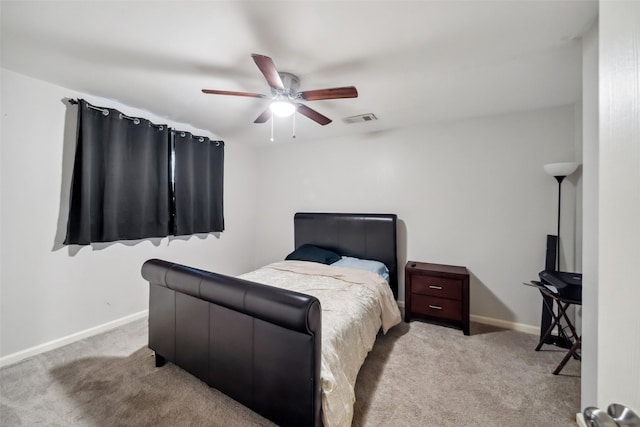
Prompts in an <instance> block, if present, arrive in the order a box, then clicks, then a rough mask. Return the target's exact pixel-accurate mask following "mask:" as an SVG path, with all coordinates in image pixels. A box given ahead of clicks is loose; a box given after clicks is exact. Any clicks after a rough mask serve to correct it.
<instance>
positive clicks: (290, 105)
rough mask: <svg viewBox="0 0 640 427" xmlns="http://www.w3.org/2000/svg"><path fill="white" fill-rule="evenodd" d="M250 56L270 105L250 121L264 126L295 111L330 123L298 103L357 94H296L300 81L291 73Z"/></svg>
mask: <svg viewBox="0 0 640 427" xmlns="http://www.w3.org/2000/svg"><path fill="white" fill-rule="evenodd" d="M251 57H252V58H253V60H254V61H255V63H256V65H257V66H258V68H259V69H260V71H261V72H262V74H263V75H264V77H265V79H267V83H268V84H269V86H270V87H271V99H272V101H271V104H270V105H269V108H267V109H266V110H265V111H264V112H263V113H262V114H260V115H259V116H258V118H256V119H255V120H254V123H264V122H266V121H267V120H269V119H270V118H271V116H272V114H275V115H277V116H282V117H286V116H290V115H291V114H293V113H294V112H296V111H297V112H298V113H300V114H302V115H303V116H306V117H308V118H310V119H311V120H313V121H315V122H317V123H319V124H321V125H323V126H324V125H327V124H329V123H331V119H330V118H328V117H326V116H324V115H322V114H320V113H319V112H317V111H316V110H314V109H311V108H309V107H307V106H306V105H304V104H301V103H300V102H299V101H300V100H304V101H317V100H321V99H339V98H357V97H358V91H357V90H356V88H355V87H354V86H345V87H336V88H330V89H316V90H306V91H302V92H298V88H299V87H300V79H299V78H298V77H297V76H295V75H293V74H291V73H284V72H278V70H277V68H276V66H275V64H274V63H273V60H272V59H271V58H269V57H268V56H264V55H258V54H256V53H254V54H252V55H251ZM202 92H204V93H209V94H214V95H232V96H248V97H251V98H269V97H268V96H267V95H263V94H261V93H251V92H235V91H229V90H216V89H202Z"/></svg>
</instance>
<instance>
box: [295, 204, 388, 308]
mask: <svg viewBox="0 0 640 427" xmlns="http://www.w3.org/2000/svg"><path fill="white" fill-rule="evenodd" d="M396 220H397V216H396V215H395V214H349V213H312V212H298V213H296V214H295V216H294V220H293V223H294V233H295V248H296V249H297V248H299V247H300V246H302V245H304V244H305V243H309V244H312V245H316V246H321V247H324V248H327V249H331V250H333V251H335V252H338V253H339V254H341V255H346V256H351V257H356V258H362V259H372V260H376V261H380V262H383V263H384V264H385V265H386V266H387V268H388V269H389V286H390V287H391V290H392V291H393V296H394V297H395V298H396V300H397V299H398V258H397V238H396Z"/></svg>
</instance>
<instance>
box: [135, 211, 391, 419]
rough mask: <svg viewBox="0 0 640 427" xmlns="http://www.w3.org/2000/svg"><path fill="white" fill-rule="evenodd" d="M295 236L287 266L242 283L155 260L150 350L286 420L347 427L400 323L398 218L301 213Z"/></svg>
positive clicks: (146, 273) (148, 275)
mask: <svg viewBox="0 0 640 427" xmlns="http://www.w3.org/2000/svg"><path fill="white" fill-rule="evenodd" d="M294 236H295V238H294V240H295V245H294V246H295V247H294V251H293V252H292V253H291V254H289V256H287V259H286V260H284V261H279V262H275V263H272V264H269V265H266V266H264V267H262V268H260V269H257V270H255V271H253V272H250V273H246V274H243V275H241V276H238V277H230V276H224V275H220V274H217V273H213V272H207V271H202V270H198V269H194V268H191V267H187V266H183V265H179V264H174V263H170V262H167V261H162V260H149V261H147V262H146V263H145V264H144V265H143V268H142V275H143V277H144V278H145V279H146V280H148V281H149V284H150V293H149V347H150V348H151V349H152V350H154V352H155V355H156V365H157V366H162V365H163V364H164V363H165V362H166V361H170V362H172V363H174V364H176V365H177V366H180V367H181V368H183V369H185V370H186V371H188V372H190V373H191V374H193V375H195V376H196V377H198V378H200V379H201V380H203V381H205V382H206V383H207V384H209V385H210V386H212V387H215V388H217V389H218V390H220V391H222V392H223V393H225V394H227V395H228V396H230V397H232V398H234V399H235V400H237V401H239V402H240V403H242V404H244V405H245V406H247V407H249V408H251V409H252V410H254V411H256V412H258V413H259V414H261V415H263V416H264V417H266V418H268V419H270V420H272V421H274V422H275V423H276V424H278V425H283V426H288V425H290V426H320V425H323V424H324V425H325V427H341V426H349V425H351V419H352V416H353V403H354V401H355V394H354V390H353V388H354V385H355V380H356V376H357V373H358V371H359V369H360V366H361V365H362V363H363V362H364V359H365V357H366V355H367V353H368V352H369V350H371V348H372V346H373V344H374V342H375V338H376V335H377V333H378V331H379V330H382V331H383V332H386V331H387V330H388V329H389V328H391V327H393V326H394V325H395V324H397V323H399V322H400V312H399V310H398V307H397V305H396V303H395V299H397V286H398V266H397V256H396V248H397V241H396V216H395V215H392V214H342V213H297V214H295V217H294ZM309 248H313V249H314V250H315V249H319V250H320V251H327V253H331V254H333V256H335V255H337V256H338V258H337V261H339V262H337V263H336V265H329V264H332V263H333V262H334V261H335V260H334V259H333V257H332V259H331V262H329V259H328V258H327V259H324V258H323V259H316V258H313V257H315V256H320V255H325V254H324V253H321V254H320V255H318V254H317V253H315V252H314V253H312V258H311V259H308V256H307V255H308V249H309ZM352 261H355V263H356V264H357V265H355V267H357V268H354V265H353V264H352ZM360 261H364V262H365V263H367V262H369V261H372V262H373V263H374V264H379V263H382V264H384V266H385V267H386V272H385V273H386V274H388V278H387V277H385V278H383V277H382V276H381V275H379V274H378V273H375V272H372V271H365V270H371V269H369V268H364V269H361V268H359V264H358V263H359V262H360ZM367 266H368V264H367ZM383 276H384V274H383Z"/></svg>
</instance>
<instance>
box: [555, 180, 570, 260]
mask: <svg viewBox="0 0 640 427" xmlns="http://www.w3.org/2000/svg"><path fill="white" fill-rule="evenodd" d="M566 177H567V176H566V175H557V176H555V177H554V178H555V179H556V181H558V238H557V239H556V271H560V205H561V202H562V196H561V194H562V180H564V179H565V178H566Z"/></svg>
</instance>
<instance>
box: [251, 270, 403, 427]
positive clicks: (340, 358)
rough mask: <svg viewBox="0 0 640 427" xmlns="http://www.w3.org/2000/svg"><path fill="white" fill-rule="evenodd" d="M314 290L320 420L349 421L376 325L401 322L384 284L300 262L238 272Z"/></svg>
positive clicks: (334, 426) (329, 425)
mask: <svg viewBox="0 0 640 427" xmlns="http://www.w3.org/2000/svg"><path fill="white" fill-rule="evenodd" d="M240 277H241V278H243V279H246V280H252V281H254V282H259V283H264V284H266V285H270V286H276V287H280V288H286V289H290V290H293V291H297V292H301V293H305V294H309V295H313V296H315V297H316V298H318V299H319V300H320V305H321V307H322V367H321V377H322V421H323V423H324V426H325V427H342V426H345V427H346V426H350V425H351V419H352V417H353V404H354V402H355V393H354V386H355V383H356V377H357V375H358V371H359V370H360V367H361V366H362V363H363V362H364V359H365V358H366V356H367V353H369V351H370V350H371V349H372V348H373V344H374V342H375V339H376V335H377V333H378V331H379V330H380V328H382V330H383V332H384V333H386V332H387V331H388V330H389V328H391V327H392V326H394V325H397V324H398V323H400V319H401V317H400V311H399V309H398V306H397V304H396V302H395V300H394V297H393V293H392V292H391V289H390V288H389V285H388V283H387V282H386V281H385V280H384V279H383V278H382V277H380V276H379V275H377V274H375V273H371V272H368V271H362V270H355V269H351V268H343V267H332V266H329V265H325V264H318V263H314V262H305V261H282V262H276V263H273V264H269V265H267V266H265V267H262V268H260V269H258V270H256V271H253V272H251V273H246V274H243V275H241V276H240Z"/></svg>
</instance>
